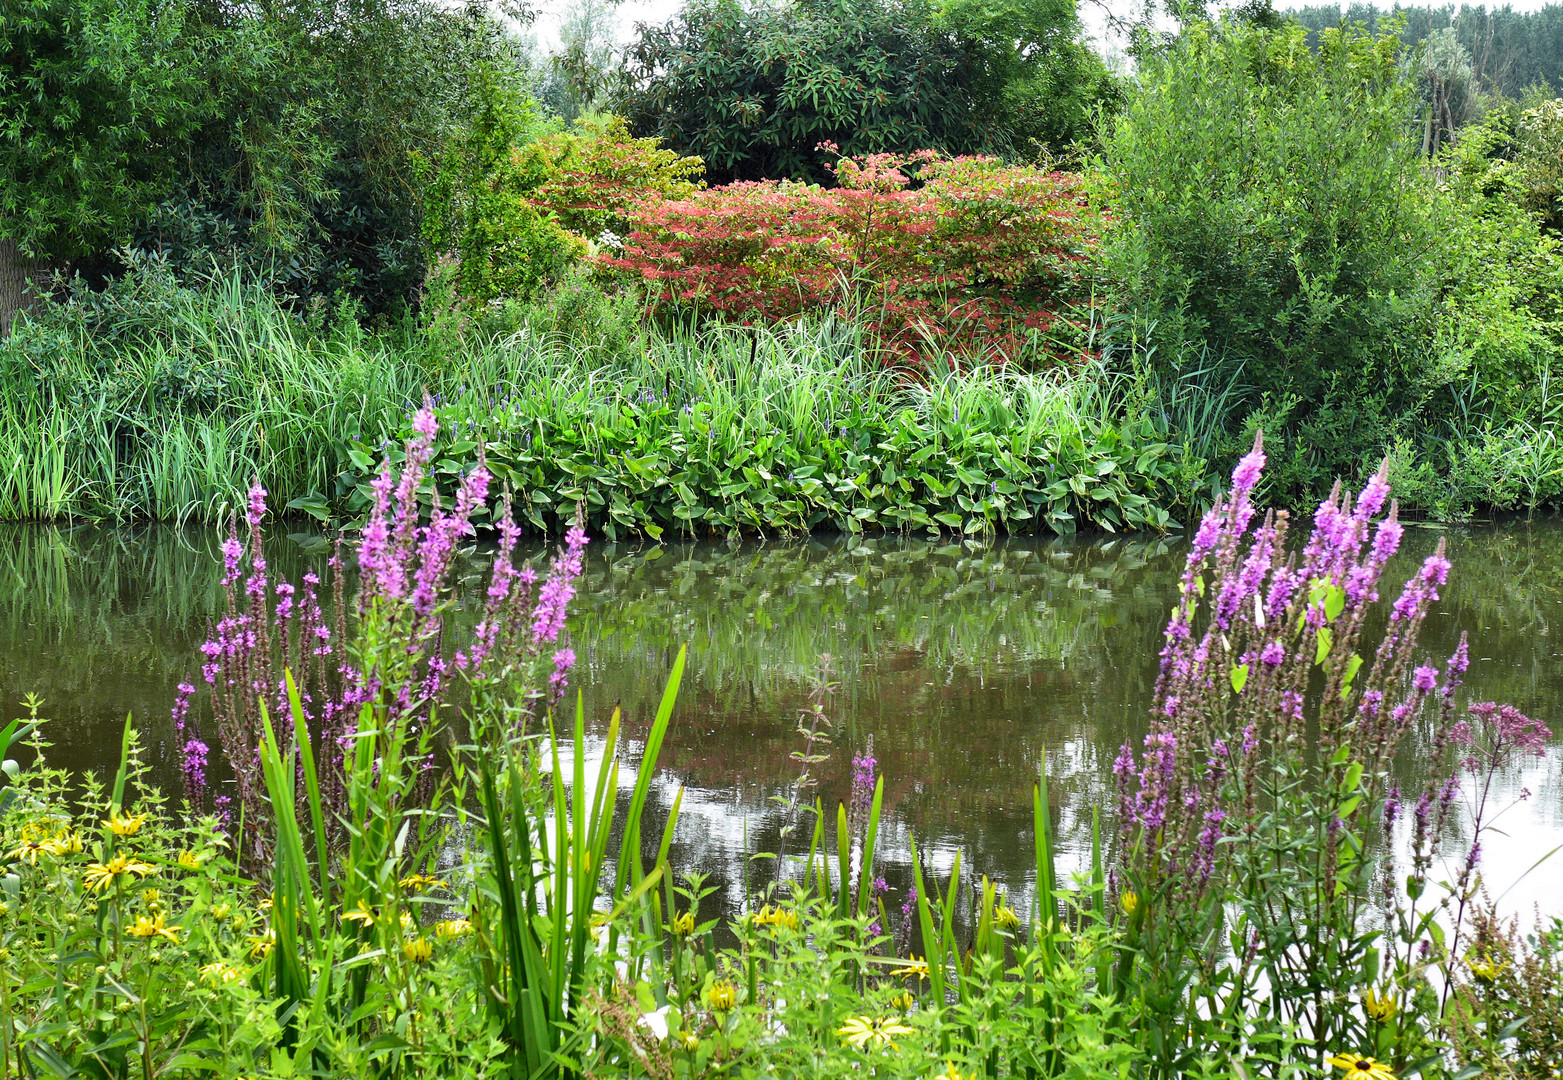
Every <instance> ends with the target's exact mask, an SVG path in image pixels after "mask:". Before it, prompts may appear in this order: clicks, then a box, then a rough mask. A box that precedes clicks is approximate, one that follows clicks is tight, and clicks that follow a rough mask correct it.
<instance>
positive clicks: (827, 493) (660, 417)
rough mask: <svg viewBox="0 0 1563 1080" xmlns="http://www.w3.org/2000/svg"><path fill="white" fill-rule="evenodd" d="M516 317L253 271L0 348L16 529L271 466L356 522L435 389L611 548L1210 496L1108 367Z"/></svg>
mask: <svg viewBox="0 0 1563 1080" xmlns="http://www.w3.org/2000/svg"><path fill="white" fill-rule="evenodd" d="M137 290H142V291H141V292H139V293H138V292H137ZM504 318H505V319H507V320H508V319H519V320H520V322H519V323H516V322H508V321H500V322H498V323H496V325H494V326H492V327H489V328H488V329H485V328H484V325H483V324H482V323H481V322H480V323H479V324H477V325H473V326H469V327H468V328H467V330H466V331H465V333H466V334H467V337H466V338H465V339H463V338H460V337H457V336H456V333H457V328H456V327H455V326H453V325H451V326H445V327H444V330H443V331H442V332H441V333H439V334H429V335H424V336H415V337H411V338H409V339H407V340H403V341H398V340H395V339H391V338H387V339H374V338H367V337H365V336H364V335H363V333H362V331H360V330H359V329H358V326H357V324H356V323H354V322H352V321H351V320H349V321H346V322H343V323H341V324H339V325H338V326H337V327H336V329H335V330H331V331H329V332H326V331H327V330H328V328H320V330H321V332H312V331H311V330H310V328H309V327H307V326H306V325H304V324H302V323H301V322H300V321H299V320H298V319H297V318H296V317H294V316H292V315H290V314H288V313H287V312H286V311H285V310H283V309H281V308H280V307H279V306H278V305H277V304H276V302H275V301H274V300H272V299H270V298H269V297H268V296H267V295H266V294H265V293H264V292H263V291H261V290H259V289H257V288H254V287H250V286H244V285H242V284H240V283H239V282H238V281H236V280H234V279H226V280H223V281H219V282H217V283H215V284H213V285H212V286H209V287H208V288H207V289H206V290H205V291H195V290H190V289H185V288H181V287H178V286H176V285H173V284H172V283H170V282H169V281H167V280H166V279H160V278H158V277H157V276H156V275H155V274H154V273H150V272H149V273H146V274H143V275H136V276H133V277H130V278H127V279H125V280H124V281H123V282H121V283H120V284H119V285H117V286H116V287H114V288H113V289H110V290H108V291H107V292H104V293H98V294H92V295H90V296H85V297H83V298H82V300H81V301H80V302H79V303H77V304H75V305H71V306H64V307H60V308H57V309H54V310H53V311H51V312H50V313H49V315H48V317H47V318H43V319H39V320H29V321H24V322H23V323H22V324H21V325H20V326H19V327H18V329H17V331H16V333H15V334H14V335H13V336H12V338H11V340H10V341H8V342H6V343H5V344H3V345H0V380H3V385H4V388H5V389H4V401H3V404H0V455H3V459H4V460H5V461H6V462H7V463H8V465H9V468H8V470H7V473H6V475H5V478H4V479H5V485H4V487H3V488H0V514H3V515H4V516H5V517H9V518H13V519H15V518H55V517H62V516H67V517H68V516H76V515H105V516H111V517H121V518H134V517H150V518H159V519H179V518H187V517H195V518H201V519H208V520H216V519H218V518H220V517H222V516H223V515H224V514H226V513H230V512H232V511H233V510H234V508H236V507H238V506H240V505H241V504H242V501H243V490H244V488H245V487H246V486H247V484H248V481H249V479H250V478H251V477H254V476H259V478H260V479H261V482H262V483H263V484H264V485H265V486H266V487H267V489H268V490H270V491H271V492H272V493H273V496H274V502H275V503H276V504H277V505H279V506H280V505H282V504H283V503H287V502H289V501H295V508H296V509H297V508H305V509H308V510H310V511H312V512H315V513H319V514H326V513H328V512H331V511H338V512H347V513H349V514H356V513H359V512H360V511H361V510H362V509H363V506H364V501H363V494H362V490H361V489H362V488H363V486H364V485H365V484H366V483H367V480H368V479H369V472H368V470H369V466H370V462H371V460H372V458H373V457H374V456H375V455H377V454H378V451H379V447H380V445H381V443H382V442H383V441H384V440H385V439H386V438H395V437H397V436H398V434H399V433H400V432H401V431H402V429H403V427H404V425H405V424H406V423H407V422H408V412H409V410H410V408H411V407H412V406H413V405H414V404H416V403H417V401H419V400H420V399H421V397H422V395H423V394H424V393H425V392H427V393H429V394H432V395H434V397H435V400H436V401H438V402H440V403H441V404H440V419H441V424H442V431H443V432H444V434H442V437H441V442H440V453H441V459H442V461H447V462H448V463H451V464H460V463H465V462H468V461H470V460H471V459H472V457H473V456H474V455H475V454H476V453H477V451H478V448H479V445H480V444H481V445H482V446H483V447H484V448H485V449H486V452H487V455H488V460H489V467H490V468H491V469H492V470H493V471H494V472H495V473H496V474H497V475H499V476H500V477H501V479H502V480H504V481H506V482H509V483H510V484H511V485H512V487H513V488H514V489H515V490H516V493H517V498H518V499H520V500H521V504H522V505H523V506H524V507H525V508H526V514H525V518H526V520H527V521H529V522H531V524H532V525H533V526H534V527H537V528H543V529H548V530H550V531H553V530H556V529H558V528H560V527H562V525H563V524H564V523H565V522H566V521H567V519H568V518H569V516H570V514H571V513H572V508H573V507H574V505H575V504H576V503H577V502H581V503H583V504H584V508H585V510H586V512H587V514H588V521H589V523H590V525H591V527H592V528H593V529H594V530H601V531H606V532H608V533H609V534H610V535H613V534H619V535H623V534H629V533H637V532H643V533H650V534H652V535H662V534H663V533H664V532H666V533H667V534H669V535H680V534H683V535H702V536H703V535H707V534H710V533H718V534H728V533H739V532H759V533H762V534H765V535H775V534H778V533H780V534H797V533H800V532H806V531H809V530H812V529H815V528H823V527H832V528H841V529H852V530H857V529H863V528H869V529H875V528H881V529H891V530H907V529H929V528H932V529H939V530H946V529H947V530H964V531H968V532H977V531H990V530H996V529H997V530H1006V531H1027V532H1029V531H1032V530H1034V529H1039V528H1040V529H1050V530H1054V531H1067V530H1073V529H1075V528H1077V527H1084V526H1088V525H1090V526H1099V527H1102V526H1105V527H1110V528H1115V529H1116V528H1125V527H1136V526H1138V527H1144V526H1149V527H1155V528H1162V527H1166V526H1167V525H1168V524H1169V523H1170V522H1171V521H1172V520H1173V518H1174V515H1175V513H1176V512H1177V508H1178V507H1179V505H1180V503H1181V501H1182V500H1183V499H1184V498H1185V497H1186V493H1187V490H1188V488H1187V484H1188V482H1189V477H1188V476H1187V475H1185V472H1184V470H1183V467H1182V465H1181V464H1179V462H1180V455H1179V454H1178V452H1177V451H1176V450H1175V449H1174V448H1173V447H1172V446H1171V445H1170V444H1169V443H1168V441H1167V432H1166V431H1165V430H1164V429H1162V428H1160V427H1159V426H1158V425H1157V424H1156V423H1155V422H1154V421H1153V420H1152V419H1150V418H1148V417H1141V416H1138V415H1137V413H1138V410H1137V409H1135V408H1134V407H1133V405H1132V401H1128V400H1126V395H1129V396H1130V397H1132V388H1131V387H1129V386H1127V385H1126V384H1125V385H1120V384H1118V383H1114V382H1113V381H1111V380H1103V379H1102V378H1101V377H1100V376H1099V375H1093V374H1091V373H1089V372H1082V373H1075V374H1066V373H1052V374H1023V373H1021V372H1019V371H1013V372H993V371H988V370H986V369H981V368H979V369H975V370H967V371H962V372H958V373H955V372H952V373H950V374H948V375H946V376H943V377H937V376H936V377H934V378H932V379H931V380H930V381H929V382H927V383H926V384H907V383H904V382H903V381H902V380H901V379H899V378H898V377H897V376H896V375H895V374H894V373H893V372H890V371H887V370H886V369H885V367H884V365H883V364H882V363H881V359H880V356H879V353H878V349H877V346H876V345H875V344H874V342H873V341H872V339H870V338H869V337H868V336H867V335H866V334H865V332H864V331H863V329H862V328H861V327H855V326H853V325H852V324H850V323H836V322H823V323H813V324H803V325H799V326H791V327H785V328H781V329H776V330H765V329H757V330H721V329H713V330H711V331H709V332H703V333H695V332H691V331H685V330H678V329H675V330H673V331H672V332H670V333H667V334H662V333H658V332H651V331H648V330H647V329H645V328H644V327H642V326H641V325H640V324H639V319H638V311H637V308H636V305H635V304H634V303H633V301H629V302H623V301H619V302H615V301H613V300H611V299H610V298H608V297H606V296H605V295H604V294H603V293H602V292H601V291H600V290H598V289H594V288H592V287H589V286H580V285H577V286H574V287H571V288H566V289H565V290H563V291H561V292H560V293H559V294H557V295H556V296H555V297H554V298H552V299H551V300H550V301H548V302H546V303H542V304H539V305H535V306H533V307H532V308H529V309H524V310H519V311H516V312H512V313H510V314H509V315H507V316H505V317H504ZM931 362H932V363H933V368H934V370H935V371H938V370H940V369H942V368H943V369H947V368H948V366H949V365H948V361H946V360H941V359H940V358H938V357H933V358H931ZM453 426H454V427H455V428H456V431H455V432H454V433H452V432H451V429H452V427H453Z"/></svg>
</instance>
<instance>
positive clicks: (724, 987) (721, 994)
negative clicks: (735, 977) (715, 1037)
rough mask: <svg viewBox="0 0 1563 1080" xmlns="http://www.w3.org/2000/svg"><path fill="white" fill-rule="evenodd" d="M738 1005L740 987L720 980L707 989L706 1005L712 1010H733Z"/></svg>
mask: <svg viewBox="0 0 1563 1080" xmlns="http://www.w3.org/2000/svg"><path fill="white" fill-rule="evenodd" d="M737 1005H738V987H736V986H734V985H733V984H732V983H730V982H727V981H726V980H718V981H717V982H714V983H712V984H711V986H710V988H709V989H708V990H706V1007H707V1008H708V1009H710V1010H711V1011H712V1012H732V1011H733V1009H734V1008H736V1007H737Z"/></svg>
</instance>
